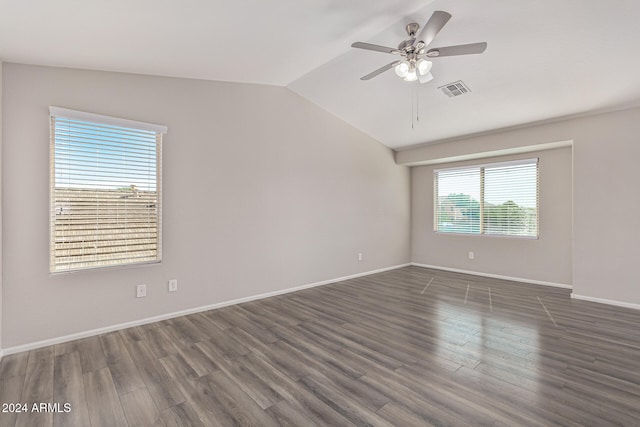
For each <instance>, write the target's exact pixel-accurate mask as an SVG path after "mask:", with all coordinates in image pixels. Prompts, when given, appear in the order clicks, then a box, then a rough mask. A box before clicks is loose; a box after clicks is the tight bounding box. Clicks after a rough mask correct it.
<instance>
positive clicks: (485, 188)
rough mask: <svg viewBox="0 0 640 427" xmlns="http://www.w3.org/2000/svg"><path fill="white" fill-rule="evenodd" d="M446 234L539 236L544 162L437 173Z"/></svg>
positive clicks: (438, 216)
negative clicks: (540, 173)
mask: <svg viewBox="0 0 640 427" xmlns="http://www.w3.org/2000/svg"><path fill="white" fill-rule="evenodd" d="M434 190H435V191H434V192H435V200H434V207H435V213H434V219H435V221H434V223H435V224H434V228H435V231H437V232H442V233H464V234H491V235H502V236H525V237H537V236H538V159H527V160H520V161H515V162H503V163H492V164H487V165H478V166H471V167H462V168H452V169H439V170H436V171H434Z"/></svg>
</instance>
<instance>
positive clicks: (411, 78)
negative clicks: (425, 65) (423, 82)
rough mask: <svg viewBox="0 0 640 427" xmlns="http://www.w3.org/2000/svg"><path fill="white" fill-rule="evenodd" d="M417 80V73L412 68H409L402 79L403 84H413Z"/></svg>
mask: <svg viewBox="0 0 640 427" xmlns="http://www.w3.org/2000/svg"><path fill="white" fill-rule="evenodd" d="M416 80H418V73H417V72H416V69H415V68H414V67H411V69H410V70H409V72H408V73H407V75H406V76H405V77H404V81H405V82H415V81H416Z"/></svg>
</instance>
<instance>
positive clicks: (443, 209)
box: [435, 168, 480, 233]
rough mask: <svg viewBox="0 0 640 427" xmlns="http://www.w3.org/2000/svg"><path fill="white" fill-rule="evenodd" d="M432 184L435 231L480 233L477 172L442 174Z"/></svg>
mask: <svg viewBox="0 0 640 427" xmlns="http://www.w3.org/2000/svg"><path fill="white" fill-rule="evenodd" d="M435 182H436V229H437V230H438V231H442V232H449V233H480V168H469V169H451V170H442V171H440V172H439V173H438V174H437V175H436V180H435Z"/></svg>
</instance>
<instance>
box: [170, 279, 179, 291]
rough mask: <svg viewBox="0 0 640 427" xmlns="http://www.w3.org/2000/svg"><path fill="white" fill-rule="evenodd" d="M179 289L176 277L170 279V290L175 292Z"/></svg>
mask: <svg viewBox="0 0 640 427" xmlns="http://www.w3.org/2000/svg"><path fill="white" fill-rule="evenodd" d="M177 290H178V281H177V280H176V279H171V280H169V292H175V291H177Z"/></svg>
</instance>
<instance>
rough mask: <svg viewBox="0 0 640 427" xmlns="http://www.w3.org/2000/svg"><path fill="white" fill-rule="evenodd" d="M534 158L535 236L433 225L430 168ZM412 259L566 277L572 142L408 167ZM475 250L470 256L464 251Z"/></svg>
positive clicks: (565, 280)
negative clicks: (490, 233) (551, 147)
mask: <svg viewBox="0 0 640 427" xmlns="http://www.w3.org/2000/svg"><path fill="white" fill-rule="evenodd" d="M535 157H537V158H539V163H538V168H539V203H538V205H539V217H540V220H539V225H540V229H539V238H538V239H528V238H506V237H497V236H477V235H462V234H457V235H453V234H444V233H435V232H434V231H433V224H434V207H433V201H434V188H433V171H434V169H441V168H447V167H457V166H466V165H473V164H478V163H491V162H500V161H507V160H516V159H530V158H535ZM411 188H412V199H411V200H412V201H411V229H412V239H411V240H412V259H413V262H416V263H419V264H426V265H432V266H438V267H445V268H453V269H459V270H466V271H473V272H480V273H485V274H494V275H500V276H508V277H514V278H521V279H527V280H534V281H540V282H551V283H556V284H567V285H568V284H570V283H571V204H572V194H571V147H566V148H560V149H555V150H546V151H537V152H531V153H526V154H518V155H511V156H501V157H491V158H483V159H482V160H471V161H465V162H456V163H445V164H438V165H430V166H418V167H414V168H413V169H412V173H411ZM469 251H473V252H474V259H473V260H470V259H469V257H468V253H469Z"/></svg>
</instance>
